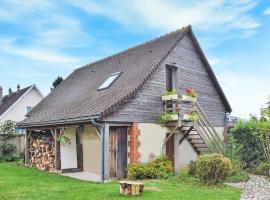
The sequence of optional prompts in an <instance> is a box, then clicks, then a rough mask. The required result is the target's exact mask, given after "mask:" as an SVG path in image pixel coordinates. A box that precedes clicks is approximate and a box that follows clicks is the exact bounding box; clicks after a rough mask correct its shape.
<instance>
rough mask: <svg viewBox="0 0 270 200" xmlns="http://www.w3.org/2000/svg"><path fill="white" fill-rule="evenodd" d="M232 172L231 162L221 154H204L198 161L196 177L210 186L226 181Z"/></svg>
mask: <svg viewBox="0 0 270 200" xmlns="http://www.w3.org/2000/svg"><path fill="white" fill-rule="evenodd" d="M231 170H232V165H231V161H230V160H229V159H228V158H225V157H224V156H223V155H221V154H204V155H202V156H200V157H199V158H198V160H197V161H196V175H197V176H198V178H199V179H200V180H201V181H202V182H203V183H207V184H209V185H211V184H217V183H220V182H222V181H224V180H225V179H226V178H227V177H228V176H229V175H230V173H231Z"/></svg>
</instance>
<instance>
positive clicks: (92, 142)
mask: <svg viewBox="0 0 270 200" xmlns="http://www.w3.org/2000/svg"><path fill="white" fill-rule="evenodd" d="M82 145H83V170H84V171H86V172H91V173H95V174H100V163H101V141H100V138H99V137H98V135H97V130H96V129H95V128H84V131H83V134H82Z"/></svg>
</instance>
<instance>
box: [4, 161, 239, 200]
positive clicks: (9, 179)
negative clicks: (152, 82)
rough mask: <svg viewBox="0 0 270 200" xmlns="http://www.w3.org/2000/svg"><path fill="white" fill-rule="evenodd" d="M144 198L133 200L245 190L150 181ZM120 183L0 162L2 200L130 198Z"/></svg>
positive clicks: (228, 195) (226, 195)
mask: <svg viewBox="0 0 270 200" xmlns="http://www.w3.org/2000/svg"><path fill="white" fill-rule="evenodd" d="M144 182H145V193H144V195H143V196H139V197H131V199H134V200H135V199H140V200H144V199H153V200H156V199H187V200H188V199H192V200H199V199H200V200H212V199H219V200H223V199H232V200H233V199H239V198H240V193H241V191H240V190H238V189H235V188H231V187H228V186H218V187H206V186H201V185H198V184H192V183H185V182H180V181H176V180H147V181H144ZM127 198H128V197H123V196H121V195H120V194H119V186H118V183H117V182H113V183H105V184H101V183H92V182H85V181H80V180H75V179H72V178H68V177H63V176H61V175H58V174H50V173H46V172H41V171H38V170H36V169H31V168H25V167H21V166H17V165H16V164H5V163H0V199H1V200H5V199H7V200H13V199H14V200H15V199H23V200H28V199H35V200H36V199H39V200H40V199H50V200H53V199H60V200H66V199H127Z"/></svg>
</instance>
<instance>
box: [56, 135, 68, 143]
mask: <svg viewBox="0 0 270 200" xmlns="http://www.w3.org/2000/svg"><path fill="white" fill-rule="evenodd" d="M58 141H59V142H60V143H61V144H63V145H68V144H71V139H70V138H69V137H67V136H65V135H62V134H61V135H60V136H59V138H58Z"/></svg>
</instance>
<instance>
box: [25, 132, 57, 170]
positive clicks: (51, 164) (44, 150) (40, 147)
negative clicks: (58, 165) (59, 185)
mask: <svg viewBox="0 0 270 200" xmlns="http://www.w3.org/2000/svg"><path fill="white" fill-rule="evenodd" d="M29 156H30V164H31V166H32V167H36V168H38V169H40V170H42V171H45V170H47V171H50V172H53V171H55V145H54V139H53V137H52V136H51V135H44V134H42V135H40V134H34V135H31V136H30V140H29Z"/></svg>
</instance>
